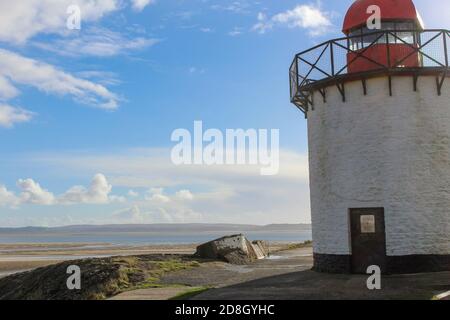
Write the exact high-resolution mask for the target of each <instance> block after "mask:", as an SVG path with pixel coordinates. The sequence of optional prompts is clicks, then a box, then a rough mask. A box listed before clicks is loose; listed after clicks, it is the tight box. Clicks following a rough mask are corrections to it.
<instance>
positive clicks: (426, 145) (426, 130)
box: [290, 0, 450, 274]
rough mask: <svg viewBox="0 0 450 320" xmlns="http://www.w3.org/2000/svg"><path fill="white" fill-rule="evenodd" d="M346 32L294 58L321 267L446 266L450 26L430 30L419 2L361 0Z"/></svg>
mask: <svg viewBox="0 0 450 320" xmlns="http://www.w3.org/2000/svg"><path fill="white" fill-rule="evenodd" d="M377 12H378V13H379V14H380V18H381V19H380V22H381V23H379V25H378V28H377V29H374V28H373V25H372V24H370V18H371V16H372V15H373V14H374V13H377ZM343 33H344V36H343V37H342V38H338V39H332V40H329V41H326V42H324V43H322V44H319V45H317V46H315V47H313V48H310V49H308V50H306V51H304V52H301V53H299V54H297V55H296V56H295V59H294V61H293V63H292V64H291V67H290V91H291V102H292V103H293V104H294V105H295V106H296V107H297V108H298V109H299V110H300V111H301V112H302V113H303V114H304V115H305V117H306V119H307V122H308V144H309V171H310V193H311V217H312V229H313V246H314V269H315V270H316V271H320V272H330V273H366V271H367V268H368V267H369V266H374V265H375V266H378V267H380V269H381V271H382V272H383V273H384V274H396V273H417V272H434V271H445V270H450V79H449V78H448V77H449V74H450V73H449V58H450V52H449V46H450V31H448V30H436V29H433V30H427V29H425V28H424V25H423V23H422V19H421V18H420V15H419V13H418V12H417V10H416V7H415V5H414V3H413V1H412V0H357V1H355V2H354V3H353V4H352V6H351V7H350V8H349V10H348V12H347V14H346V16H345V19H344V23H343Z"/></svg>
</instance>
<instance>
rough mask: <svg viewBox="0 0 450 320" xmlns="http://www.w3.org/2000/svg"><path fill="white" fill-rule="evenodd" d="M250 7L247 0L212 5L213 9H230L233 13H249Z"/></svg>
mask: <svg viewBox="0 0 450 320" xmlns="http://www.w3.org/2000/svg"><path fill="white" fill-rule="evenodd" d="M249 8H250V4H249V3H248V2H247V1H242V0H241V1H233V2H231V3H230V4H226V5H223V4H221V5H219V4H214V5H212V6H211V9H213V10H220V11H230V12H233V13H248V12H249Z"/></svg>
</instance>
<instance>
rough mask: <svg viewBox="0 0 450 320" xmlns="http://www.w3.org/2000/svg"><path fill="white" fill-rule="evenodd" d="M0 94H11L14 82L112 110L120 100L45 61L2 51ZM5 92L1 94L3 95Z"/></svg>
mask: <svg viewBox="0 0 450 320" xmlns="http://www.w3.org/2000/svg"><path fill="white" fill-rule="evenodd" d="M0 78H2V79H3V85H2V82H0V92H4V90H5V87H6V88H7V89H8V88H9V89H8V90H9V91H10V90H11V87H13V83H16V84H22V85H29V86H33V87H35V88H37V89H39V90H40V91H43V92H46V93H53V94H58V95H69V96H72V97H73V98H74V99H75V100H76V101H79V102H81V103H85V104H88V105H91V106H94V107H98V108H102V109H108V110H113V109H116V108H117V107H118V101H119V98H118V97H117V96H116V95H115V94H114V93H112V92H110V91H109V90H108V89H107V88H106V87H104V86H103V85H100V84H96V83H94V82H91V81H88V80H85V79H80V78H77V77H75V76H73V75H71V74H69V73H66V72H64V71H62V70H59V69H57V68H56V67H54V66H52V65H49V64H47V63H44V62H39V61H37V60H34V59H30V58H26V57H23V56H20V55H18V54H16V53H13V52H11V51H7V50H3V49H0ZM4 95H5V93H3V94H0V97H1V96H4Z"/></svg>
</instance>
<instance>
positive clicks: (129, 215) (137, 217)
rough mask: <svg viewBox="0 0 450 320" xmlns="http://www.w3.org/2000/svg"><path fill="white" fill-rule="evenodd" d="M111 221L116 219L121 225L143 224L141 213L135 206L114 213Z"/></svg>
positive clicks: (143, 218)
mask: <svg viewBox="0 0 450 320" xmlns="http://www.w3.org/2000/svg"><path fill="white" fill-rule="evenodd" d="M113 219H117V220H119V222H121V223H143V222H145V217H144V215H143V214H142V213H141V209H140V208H139V207H138V206H137V205H134V206H132V207H130V208H126V209H121V210H118V211H116V212H114V214H113Z"/></svg>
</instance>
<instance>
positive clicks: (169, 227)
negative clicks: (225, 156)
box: [0, 223, 311, 234]
mask: <svg viewBox="0 0 450 320" xmlns="http://www.w3.org/2000/svg"><path fill="white" fill-rule="evenodd" d="M305 230H311V225H309V224H270V225H266V226H256V225H241V224H201V223H193V224H118V225H74V226H65V227H55V228H46V227H25V228H0V234H1V233H3V234H11V233H16V234H17V233H28V234H29V233H83V232H88V233H102V232H105V233H106V232H108V233H110V232H123V233H126V232H130V233H133V232H151V233H170V232H184V233H191V232H217V231H221V232H226V233H230V232H247V231H253V232H259V231H260V232H264V231H266V232H267V231H277V232H292V231H294V232H295V231H305Z"/></svg>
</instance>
